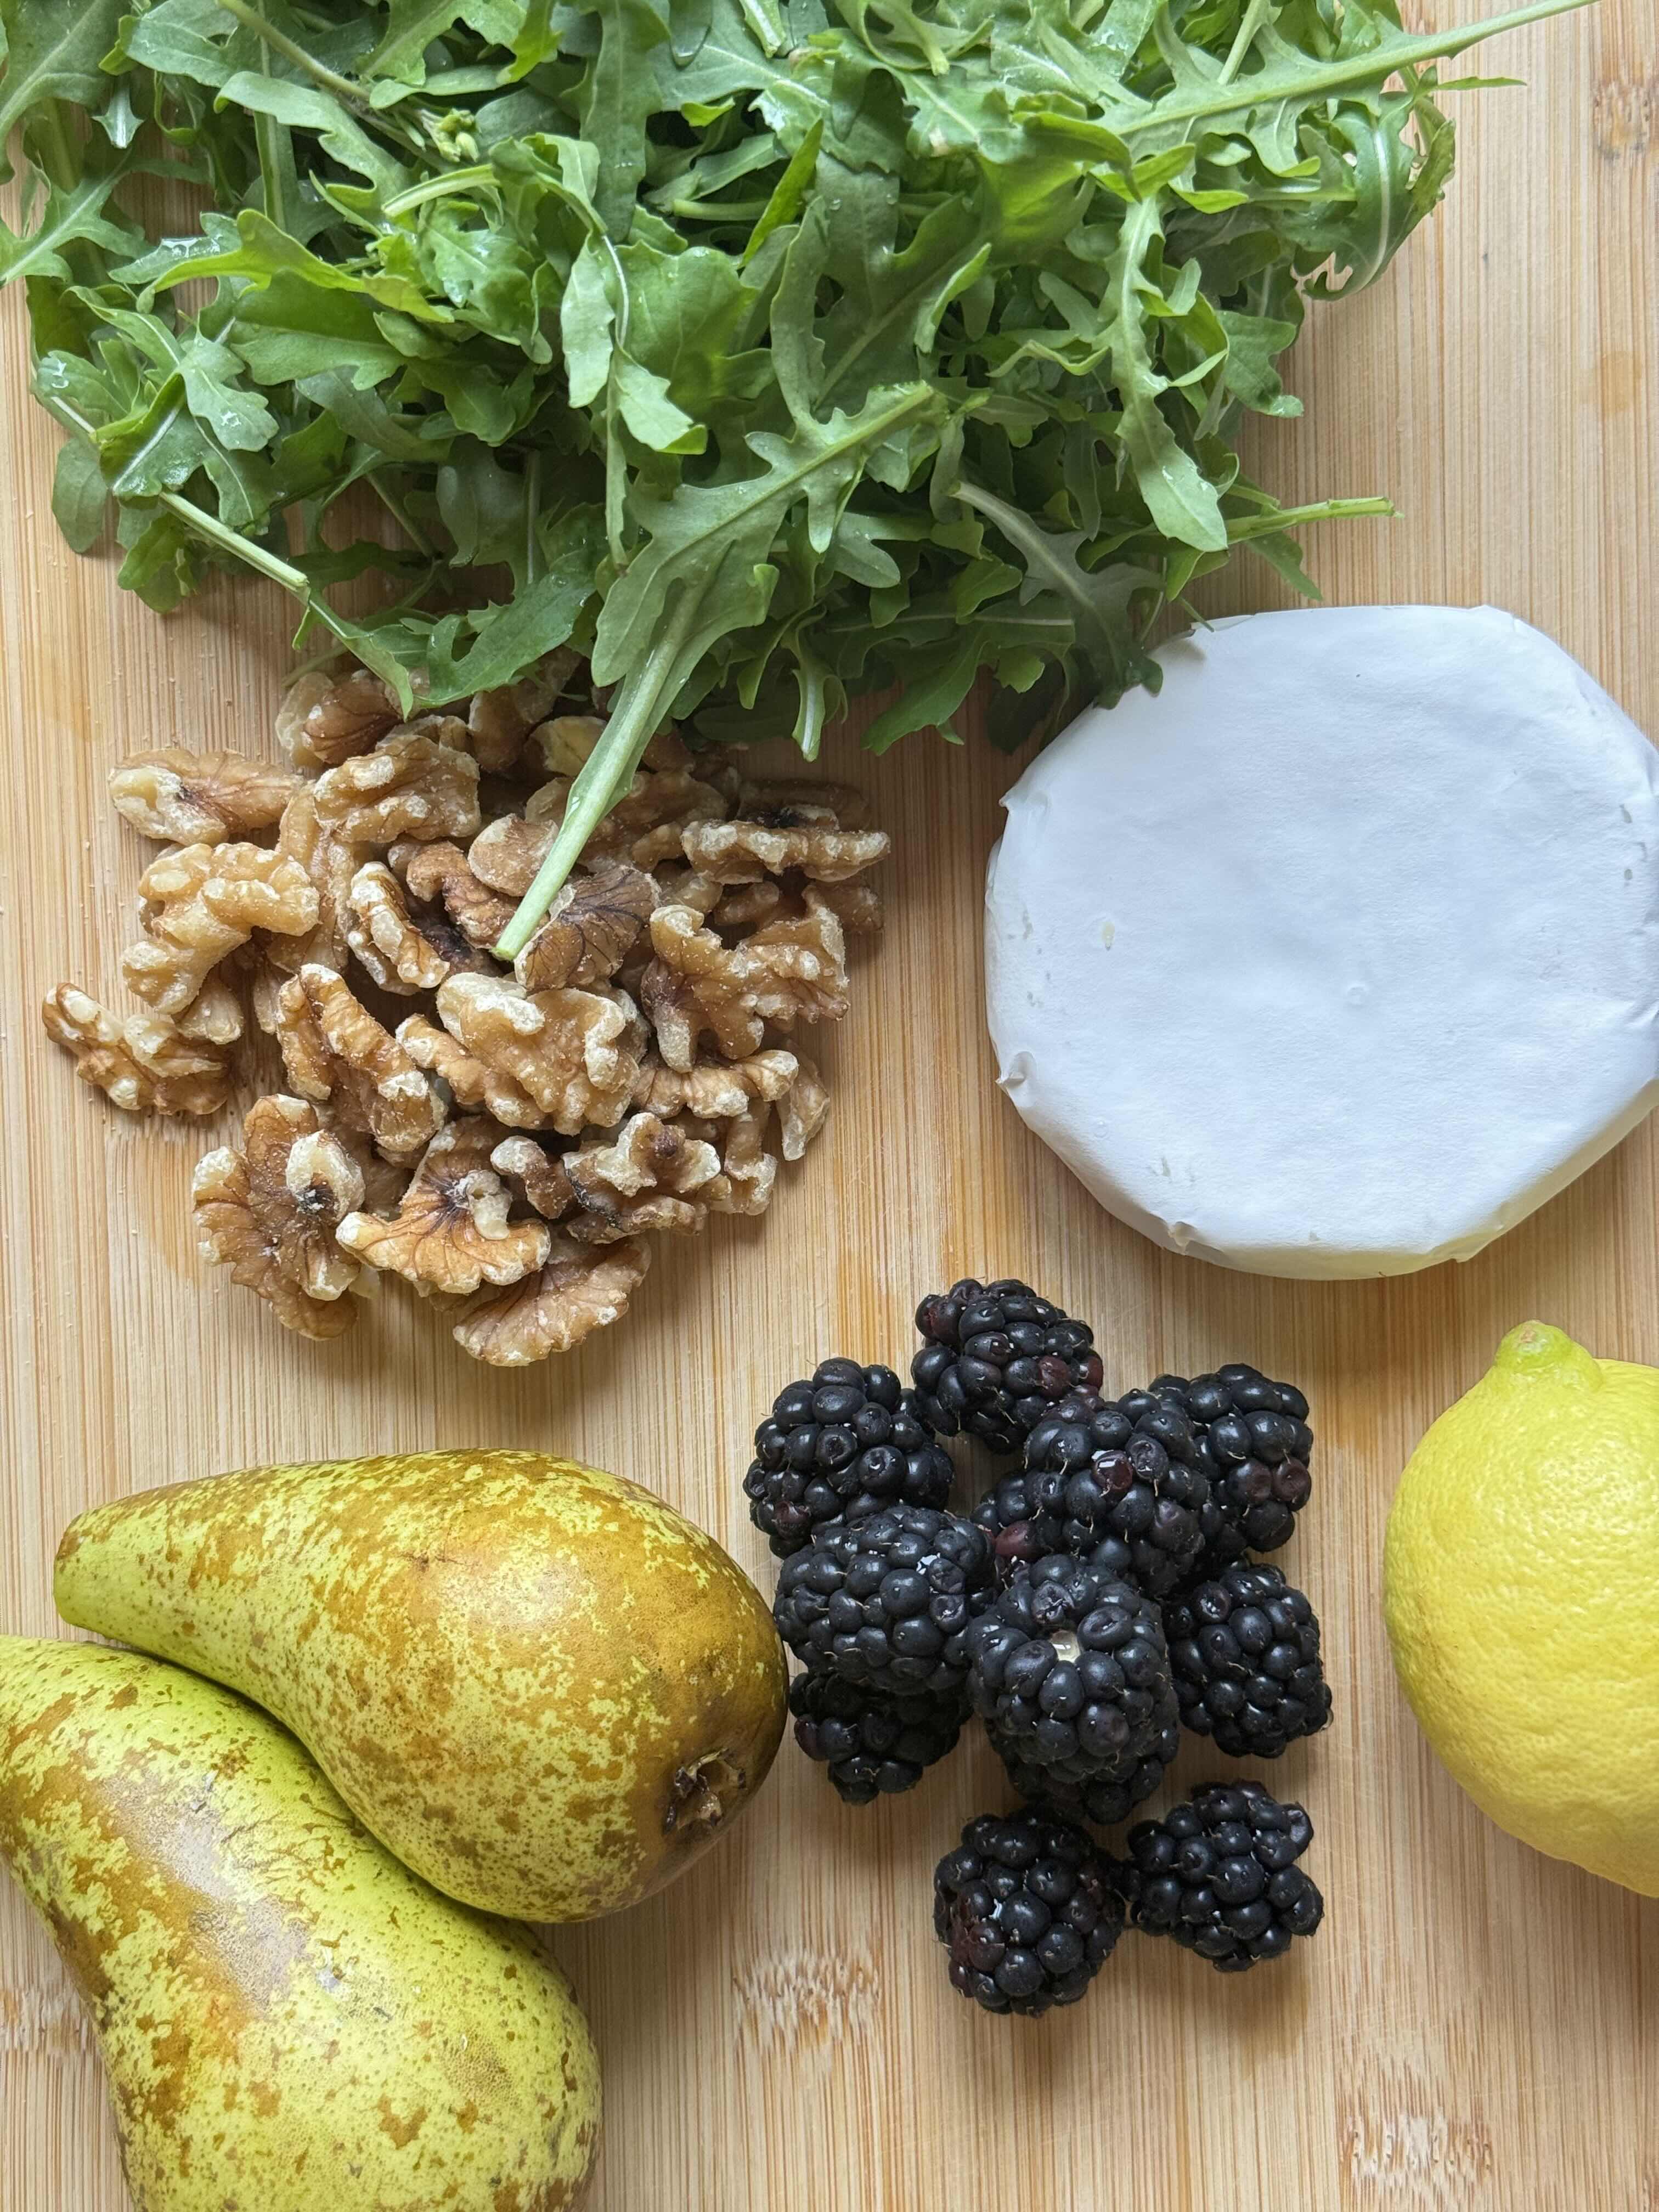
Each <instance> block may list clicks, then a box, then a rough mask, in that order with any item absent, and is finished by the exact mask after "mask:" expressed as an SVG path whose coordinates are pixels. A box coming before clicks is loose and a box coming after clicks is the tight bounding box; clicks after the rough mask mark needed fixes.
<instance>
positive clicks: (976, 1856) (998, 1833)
mask: <svg viewBox="0 0 1659 2212" xmlns="http://www.w3.org/2000/svg"><path fill="white" fill-rule="evenodd" d="M933 1932H934V1933H935V1935H937V1936H938V1937H939V1942H941V1943H943V1944H945V1946H946V1947H947V1948H948V1949H949V1951H950V1954H951V1988H952V1989H954V1990H957V1991H958V1992H959V1993H960V1994H961V1995H962V1996H964V1997H970V1998H971V1999H972V2000H973V2002H975V2004H977V2005H982V2006H983V2007H984V2008H985V2010H986V2011H987V2012H997V2013H1008V2012H1015V2013H1024V2014H1027V2015H1031V2016H1035V2015H1037V2014H1039V2013H1045V2012H1047V2011H1048V2008H1049V2007H1050V2006H1051V2005H1064V2004H1075V2003H1076V2002H1077V2001H1078V1999H1079V1997H1080V1996H1082V1995H1083V1993H1084V1991H1085V1990H1086V1989H1087V1988H1088V1986H1089V1984H1090V1983H1091V1981H1093V1979H1094V1978H1095V1976H1096V1975H1097V1973H1098V1972H1100V1970H1101V1968H1102V1966H1104V1965H1105V1963H1106V1961H1107V1960H1108V1959H1109V1958H1110V1956H1111V1954H1112V1951H1113V1948H1114V1947H1115V1944H1116V1942H1117V1939H1118V1937H1119V1936H1121V1934H1122V1933H1123V1906H1122V1903H1121V1899H1119V1898H1118V1896H1117V1895H1116V1894H1115V1891H1114V1888H1113V1886H1112V1881H1111V1877H1110V1873H1109V1868H1108V1864H1107V1862H1106V1859H1105V1857H1104V1856H1103V1853H1102V1852H1101V1851H1100V1850H1098V1849H1097V1846H1096V1844H1094V1843H1093V1842H1092V1841H1091V1838H1089V1837H1088V1836H1087V1835H1086V1834H1085V1832H1084V1831H1083V1830H1082V1829H1081V1828H1078V1827H1074V1826H1073V1825H1072V1824H1071V1822H1070V1821H1068V1820H1056V1819H1055V1818H1054V1816H1053V1815H1052V1814H1048V1813H1042V1812H1034V1811H1026V1812H1023V1813H1012V1814H1009V1815H1008V1816H1007V1817H1006V1819H999V1818H997V1817H996V1816H995V1815H994V1814H988V1813H987V1814H981V1817H980V1818H979V1819H978V1820H969V1823H968V1825H967V1826H966V1827H965V1828H964V1829H963V1832H962V1842H961V1844H959V1845H958V1847H957V1849H956V1850H953V1851H950V1852H947V1853H946V1855H945V1857H944V1858H942V1859H941V1860H940V1861H939V1864H938V1866H937V1867H936V1868H935V1869H934V1871H933Z"/></svg>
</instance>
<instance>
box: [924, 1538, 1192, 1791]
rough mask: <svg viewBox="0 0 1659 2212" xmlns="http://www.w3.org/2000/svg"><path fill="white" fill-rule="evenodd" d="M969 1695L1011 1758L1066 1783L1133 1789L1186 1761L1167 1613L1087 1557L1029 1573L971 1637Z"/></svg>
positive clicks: (1015, 1580) (1002, 1594)
mask: <svg viewBox="0 0 1659 2212" xmlns="http://www.w3.org/2000/svg"><path fill="white" fill-rule="evenodd" d="M967 1643H968V1650H969V1655H970V1658H971V1665H970V1668H969V1677H968V1693H969V1697H970V1698H971V1699H972V1700H973V1703H974V1708H975V1711H976V1712H978V1713H979V1714H980V1715H981V1717H982V1718H983V1720H984V1722H985V1724H986V1727H987V1730H988V1731H989V1734H990V1737H991V1741H992V1742H993V1743H994V1745H995V1747H996V1748H997V1751H998V1752H999V1753H1000V1755H1001V1757H1002V1759H1004V1761H1005V1762H1006V1763H1008V1764H1010V1765H1018V1767H1019V1768H1020V1769H1022V1770H1024V1769H1026V1768H1042V1770H1043V1771H1045V1772H1046V1773H1048V1775H1050V1776H1051V1777H1052V1778H1053V1779H1054V1782H1055V1783H1065V1784H1070V1785H1073V1787H1080V1786H1082V1785H1084V1784H1087V1783H1090V1782H1091V1781H1103V1782H1108V1783H1111V1782H1126V1781H1127V1779H1128V1778H1129V1777H1130V1776H1131V1775H1132V1774H1133V1772H1134V1771H1135V1770H1136V1769H1137V1768H1138V1767H1139V1765H1140V1764H1141V1762H1142V1760H1144V1759H1158V1760H1159V1761H1160V1762H1165V1761H1167V1760H1169V1759H1172V1758H1173V1757H1174V1755H1175V1747H1176V1741H1178V1735H1179V1721H1178V1709H1177V1707H1176V1699H1175V1692H1174V1690H1173V1689H1172V1688H1171V1686H1170V1656H1169V1653H1168V1651H1167V1650H1165V1648H1164V1624H1163V1621H1162V1620H1161V1619H1160V1618H1159V1614H1158V1607H1156V1606H1155V1605H1154V1604H1153V1603H1152V1600H1151V1599H1150V1598H1146V1597H1143V1596H1142V1595H1141V1593H1140V1592H1139V1590H1138V1589H1135V1588H1134V1587H1133V1584H1132V1583H1126V1582H1120V1581H1116V1580H1115V1579H1114V1578H1113V1577H1111V1576H1109V1575H1107V1574H1104V1573H1103V1572H1102V1571H1100V1570H1099V1569H1098V1568H1097V1567H1092V1566H1091V1565H1088V1564H1087V1562H1086V1561H1085V1560H1082V1559H1070V1558H1066V1557H1064V1556H1056V1557H1054V1558H1053V1559H1039V1560H1038V1561H1037V1562H1036V1565H1033V1566H1030V1567H1022V1568H1020V1569H1019V1570H1018V1571H1017V1572H1016V1574H1015V1575H1014V1577H1012V1580H1011V1581H1010V1582H1009V1583H1006V1585H1005V1586H1004V1588H1003V1589H1001V1590H1000V1591H999V1592H998V1593H997V1595H996V1596H995V1597H994V1599H993V1601H992V1602H991V1603H990V1605H989V1606H988V1607H987V1608H986V1610H985V1612H984V1613H982V1614H981V1616H980V1618H979V1619H978V1620H975V1622H974V1624H973V1626H971V1628H969V1631H968V1637H967Z"/></svg>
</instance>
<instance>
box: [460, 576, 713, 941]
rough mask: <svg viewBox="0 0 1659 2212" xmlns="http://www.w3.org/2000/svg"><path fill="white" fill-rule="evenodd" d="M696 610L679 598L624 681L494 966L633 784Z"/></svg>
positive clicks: (527, 931) (531, 925)
mask: <svg viewBox="0 0 1659 2212" xmlns="http://www.w3.org/2000/svg"><path fill="white" fill-rule="evenodd" d="M700 604H701V601H700V599H699V595H698V594H697V593H696V592H681V594H680V597H679V602H678V606H677V607H676V610H675V612H674V614H673V617H672V618H671V620H670V622H669V623H668V625H667V627H666V628H665V629H664V630H663V631H662V633H661V634H660V635H659V637H658V639H657V641H656V643H655V644H654V645H653V647H652V648H651V651H650V652H649V653H648V654H647V656H646V658H645V659H644V660H643V661H642V662H641V665H639V667H637V668H636V669H635V670H634V671H632V672H631V674H629V675H628V676H627V677H625V678H623V684H622V688H621V690H619V691H618V692H617V700H616V706H615V708H614V710H613V712H612V714H611V720H609V721H608V722H607V723H606V724H605V734H604V735H603V737H601V738H600V739H599V744H596V745H595V746H594V748H593V750H592V752H591V753H590V754H589V755H588V757H587V758H586V760H585V761H584V762H583V763H582V765H581V768H580V771H579V772H578V774H577V776H576V780H575V781H574V783H573V784H572V785H571V787H570V793H569V796H568V798H567V799H566V800H565V806H564V820H563V821H562V823H560V825H559V834H558V836H556V838H555V839H554V841H553V848H552V850H551V851H550V853H549V854H548V856H547V858H546V859H545V860H544V861H543V862H542V865H541V866H540V867H539V869H538V871H537V872H536V880H535V882H534V883H532V884H531V886H530V889H529V890H527V891H526V893H525V895H524V897H523V899H522V900H521V901H520V906H519V910H518V912H517V913H516V914H515V915H513V919H512V921H509V922H508V924H507V927H506V928H505V929H504V930H503V931H502V932H501V937H500V939H498V941H497V942H496V943H495V944H494V945H491V947H490V951H492V952H493V953H494V954H495V957H496V958H497V959H498V960H505V961H507V963H509V964H510V963H512V962H513V961H514V960H516V959H517V958H518V957H519V955H520V953H521V952H522V951H524V948H525V946H526V945H528V944H529V942H530V940H531V939H532V937H533V936H534V935H535V934H536V932H537V931H538V929H539V928H540V927H541V926H542V921H543V918H544V915H546V913H547V910H548V908H549V907H550V906H551V905H552V903H553V901H554V899H555V897H556V896H557V894H558V892H559V890H560V889H561V887H562V884H564V881H565V879H566V878H567V877H568V875H569V873H570V871H571V869H572V868H573V867H574V866H575V865H576V862H577V860H578V859H579V858H580V854H581V850H582V848H583V846H585V845H586V842H587V841H588V839H589V838H590V837H591V836H592V835H593V832H594V831H595V830H596V829H598V828H599V823H601V822H602V821H603V820H604V819H605V816H606V814H608V813H609V812H610V811H611V805H612V803H613V801H614V800H615V799H616V797H617V793H618V792H620V791H623V790H624V789H626V787H627V786H628V785H629V783H631V782H632V781H633V779H634V772H635V769H637V768H638V767H639V764H640V762H641V758H642V757H643V756H644V753H645V749H646V747H647V745H648V744H650V742H651V740H652V738H653V737H654V736H655V735H656V733H657V731H658V729H659V727H660V726H661V724H662V722H663V720H664V719H665V716H666V714H667V712H668V708H669V704H670V700H669V697H668V696H667V691H668V685H669V684H670V682H671V678H672V671H673V667H674V663H675V661H676V660H677V659H678V656H679V653H680V649H681V647H683V646H684V643H685V641H686V638H687V637H688V635H690V630H691V627H692V625H693V623H695V622H696V616H697V609H698V606H699V605H700Z"/></svg>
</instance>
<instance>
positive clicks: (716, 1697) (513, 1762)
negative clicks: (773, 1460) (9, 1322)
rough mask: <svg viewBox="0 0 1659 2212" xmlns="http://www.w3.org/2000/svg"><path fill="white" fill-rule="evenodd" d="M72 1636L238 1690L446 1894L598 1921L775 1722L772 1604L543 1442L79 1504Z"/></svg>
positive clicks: (655, 1872) (704, 1831) (732, 1806)
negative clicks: (110, 1642)
mask: <svg viewBox="0 0 1659 2212" xmlns="http://www.w3.org/2000/svg"><path fill="white" fill-rule="evenodd" d="M55 1589H56V1595H57V1601H58V1611H59V1612H60V1613H62V1614H63V1616H64V1620H69V1621H73V1622H74V1623H75V1624H76V1626H79V1627H82V1628H91V1629H95V1630H96V1631H97V1632H99V1634H100V1635H102V1636H107V1637H110V1638H114V1639H115V1640H116V1641H117V1642H119V1643H122V1644H136V1645H137V1647H138V1649H139V1650H143V1651H153V1652H155V1653H156V1654H157V1655H158V1656H160V1657H161V1658H164V1659H174V1660H177V1661H179V1663H180V1664H181V1665H183V1666H185V1667H191V1668H195V1669H196V1670H197V1673H199V1674H210V1675H211V1676H213V1678H214V1679H215V1680H216V1681H221V1682H228V1684H229V1685H230V1686H231V1687H232V1688H233V1689H236V1690H240V1691H242V1692H244V1693H245V1694H246V1696H248V1697H250V1698H252V1699H255V1700H256V1701H257V1702H258V1704H260V1705H263V1706H264V1708H265V1710H266V1711H268V1712H271V1713H274V1714H275V1715H276V1717H277V1719H278V1720H279V1721H281V1722H282V1723H283V1725H284V1726H285V1727H286V1728H289V1729H292V1730H293V1731H294V1733H295V1735H297V1736H298V1737H299V1739H300V1741H301V1742H302V1743H303V1744H304V1745H305V1746H306V1747H307V1750H309V1752H310V1753H311V1754H312V1756H313V1759H316V1761H317V1763H318V1765H319V1766H320V1767H321V1768H322V1769H323V1771H324V1772H325V1774H326V1775H327V1776H328V1778H329V1779H330V1781H331V1782H332V1783H333V1784H334V1786H335V1788H336V1789H337V1790H338V1791H339V1793H340V1795H341V1796H343V1798H344V1799H345V1801H346V1802H347V1804H348V1805H349V1806H350V1808H351V1809H352V1810H353V1812H354V1813H356V1814H357V1816H358V1818H359V1819H360V1820H362V1822H363V1823H364V1825H365V1826H367V1827H368V1828H369V1829H371V1830H372V1831H373V1832H374V1834H375V1835H377V1836H378V1837H379V1838H380V1841H381V1842H382V1843H383V1844H386V1848H387V1849H388V1850H392V1851H394V1852H396V1854H397V1856H398V1857H399V1858H400V1859H401V1860H402V1861H403V1862H404V1865H405V1866H408V1867H412V1868H413V1869H414V1870H415V1872H416V1874H418V1875H423V1876H424V1877H425V1879H426V1880H427V1881H429V1882H432V1883H433V1884H434V1885H435V1887H437V1888H439V1889H441V1890H444V1891H446V1892H447V1893H448V1894H449V1895H450V1896H451V1897H457V1898H459V1899H462V1900H463V1901H464V1902H465V1903H466V1904H468V1905H477V1906H479V1907H481V1908H482V1909H483V1910H484V1911H490V1912H504V1913H508V1914H511V1915H512V1916H513V1917H514V1918H516V1919H525V1920H586V1919H591V1918H592V1917H594V1916H595V1915H597V1914H599V1913H602V1912H611V1911H616V1910H617V1908H618V1907H620V1906H622V1905H632V1904H633V1903H635V1900H636V1899H640V1898H641V1897H645V1896H647V1895H648V1894H649V1893H651V1892H652V1891H653V1890H656V1889H659V1888H661V1887H662V1886H663V1884H664V1883H665V1882H666V1881H671V1880H672V1878H673V1877H674V1875H677V1874H678V1873H680V1872H681V1871H682V1870H683V1869H684V1868H685V1867H686V1866H688V1865H689V1864H690V1862H691V1861H692V1860H693V1859H694V1858H695V1857H696V1856H697V1855H698V1853H699V1852H700V1851H702V1850H703V1849H704V1848H705V1847H706V1846H707V1845H708V1844H709V1843H711V1842H712V1841H713V1840H714V1838H716V1837H717V1836H719V1835H720V1834H723V1833H724V1832H725V1831H726V1828H727V1827H729V1826H730V1825H731V1823H732V1820H733V1818H734V1817H735V1815H736V1814H738V1812H739V1811H740V1810H741V1809H742V1808H743V1807H744V1805H745V1804H746V1803H747V1802H749V1800H750V1798H751V1797H752V1796H753V1795H754V1793H755V1791H756V1790H757V1789H758V1788H759V1787H760V1784H761V1783H762V1782H763V1780H764V1778H765V1777H766V1773H767V1770H768V1769H769V1766H770V1765H771V1763H772V1759H773V1754H774V1753H775V1751H776V1749H777V1747H778V1740H779V1737H780V1736H781V1734H782V1732H783V1721H784V1708H785V1700H786V1696H787V1669H786V1667H785V1664H784V1659H783V1651H782V1646H781V1644H780V1643H779V1640H778V1636H777V1632H776V1630H775V1628H774V1627H773V1626H772V1618H771V1614H770V1613H769V1611H768V1609H767V1607H766V1603H765V1601H764V1600H763V1598H762V1596H761V1595H760V1593H759V1591H758V1590H757V1589H756V1588H755V1586H754V1584H753V1583H751V1582H750V1580H749V1578H748V1577H747V1576H746V1575H744V1573H743V1572H742V1571H741V1570H740V1569H739V1568H738V1566H737V1565H736V1564H735V1562H734V1561H732V1559H728V1558H727V1556H726V1553H724V1552H723V1551H721V1549H720V1546H719V1545H718V1544H716V1543H715V1542H714V1539H713V1538H712V1537H710V1536H707V1535H705V1534H703V1532H702V1530H701V1529H700V1528H694V1527H693V1526H692V1525H691V1523H690V1522H689V1521H686V1520H684V1519H682V1517H681V1516H679V1515H678V1513H676V1512H674V1511H673V1510H671V1508H670V1507H668V1506H667V1505H665V1504H663V1502H662V1500H661V1499H660V1498H653V1496H651V1494H650V1493H649V1492H647V1491H644V1490H640V1489H638V1488H636V1487H635V1486H634V1485H633V1484H632V1483H629V1482H623V1481H621V1480H618V1478H617V1476H615V1475H613V1474H600V1473H599V1472H598V1471H597V1470H596V1469H594V1468H586V1467H579V1466H577V1465H575V1464H574V1462H571V1461H569V1460H559V1459H550V1458H547V1457H545V1456H544V1455H542V1454H540V1453H536V1452H515V1451H483V1452H457V1451H451V1452H429V1453H423V1454H410V1455H404V1456H400V1457H396V1458H385V1459H368V1460H342V1461H337V1462H330V1463H328V1464H325V1465H321V1466H315V1467H275V1468H256V1469H254V1470H252V1472H250V1473H248V1474H228V1475H220V1476H217V1477H214V1478H211V1479H210V1480H205V1481H201V1482H192V1483H181V1484H178V1485H176V1486H173V1487H172V1488H169V1489H164V1490H152V1491H148V1492H143V1494H142V1495H140V1496H138V1497H136V1498H126V1499H124V1500H123V1501H122V1502H121V1503H119V1504H114V1505H105V1506H100V1507H98V1508H97V1509H95V1510H94V1511H92V1512H90V1513H85V1514H82V1516H81V1518H80V1519H79V1520H78V1521H76V1522H74V1523H73V1525H72V1526H71V1527H70V1529H69V1530H68V1532H67V1534H65V1535H64V1541H63V1543H62V1544H61V1546H60V1547H59V1548H58V1572H57V1579H56V1583H55Z"/></svg>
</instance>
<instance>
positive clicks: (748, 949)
mask: <svg viewBox="0 0 1659 2212" xmlns="http://www.w3.org/2000/svg"><path fill="white" fill-rule="evenodd" d="M740 950H741V951H742V953H743V955H744V958H745V959H746V960H747V961H748V962H749V963H750V975H751V977H752V978H753V981H754V987H755V992H756V998H755V1005H756V1007H757V1012H759V1013H760V1015H761V1017H762V1018H763V1020H765V1021H769V1022H776V1023H777V1024H779V1026H780V1027H781V1028H782V1029H793V1027H794V1025H795V1024H796V1023H797V1022H825V1021H828V1022H838V1021H839V1020H840V1019H841V1018H842V1015H843V1014H844V1013H845V1012H847V1008H848V994H847V939H846V936H845V934H844V933H843V932H842V926H841V923H840V921H838V920H837V919H836V915H834V914H832V913H831V912H830V910H829V908H828V907H823V906H820V907H817V908H808V909H807V910H806V911H805V913H802V914H798V915H795V914H781V915H778V916H777V918H776V919H775V921H769V922H767V923H765V924H764V925H763V927H761V928H759V929H757V930H756V931H755V933H754V934H753V935H752V936H751V937H747V938H745V939H744V942H743V945H742V946H741V948H740Z"/></svg>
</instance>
